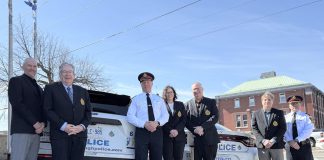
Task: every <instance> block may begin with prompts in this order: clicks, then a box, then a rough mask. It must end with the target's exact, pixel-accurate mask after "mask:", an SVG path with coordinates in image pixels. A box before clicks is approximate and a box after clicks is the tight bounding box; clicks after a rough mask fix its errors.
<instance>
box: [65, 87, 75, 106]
mask: <svg viewBox="0 0 324 160" xmlns="http://www.w3.org/2000/svg"><path fill="white" fill-rule="evenodd" d="M66 90H67V94H68V96H69V98H70V100H71V102H72V103H73V93H72V90H71V87H67V88H66Z"/></svg>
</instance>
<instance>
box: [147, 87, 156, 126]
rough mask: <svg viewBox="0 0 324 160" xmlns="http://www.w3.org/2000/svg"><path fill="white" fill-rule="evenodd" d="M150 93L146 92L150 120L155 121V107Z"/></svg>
mask: <svg viewBox="0 0 324 160" xmlns="http://www.w3.org/2000/svg"><path fill="white" fill-rule="evenodd" d="M149 95H150V94H148V93H146V101H147V112H148V117H149V121H155V118H154V113H153V107H152V101H151V98H150V96H149Z"/></svg>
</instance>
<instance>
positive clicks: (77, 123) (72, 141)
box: [44, 63, 91, 160]
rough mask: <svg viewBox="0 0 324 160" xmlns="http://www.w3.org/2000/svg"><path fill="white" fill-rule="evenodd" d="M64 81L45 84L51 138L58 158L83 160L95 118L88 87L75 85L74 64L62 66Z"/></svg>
mask: <svg viewBox="0 0 324 160" xmlns="http://www.w3.org/2000/svg"><path fill="white" fill-rule="evenodd" d="M59 71H60V79H61V81H60V82H56V83H53V84H50V85H47V86H46V87H45V93H44V108H45V111H46V115H47V117H48V120H49V121H50V140H51V146H52V155H53V159H54V160H82V159H83V158H84V150H85V146H86V140H87V127H88V125H89V124H90V119H91V105H90V99H89V94H88V92H87V90H86V89H84V88H82V87H80V86H77V85H73V81H74V79H75V73H74V71H75V70H74V66H73V65H72V64H69V63H63V64H62V65H61V66H60V67H59Z"/></svg>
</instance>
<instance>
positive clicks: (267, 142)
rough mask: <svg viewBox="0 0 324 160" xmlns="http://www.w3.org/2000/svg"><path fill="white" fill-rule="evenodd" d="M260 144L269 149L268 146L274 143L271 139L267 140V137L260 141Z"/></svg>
mask: <svg viewBox="0 0 324 160" xmlns="http://www.w3.org/2000/svg"><path fill="white" fill-rule="evenodd" d="M262 144H263V145H264V146H265V148H267V149H269V148H271V147H272V145H273V144H274V143H272V141H271V140H269V139H265V140H264V141H263V142H262Z"/></svg>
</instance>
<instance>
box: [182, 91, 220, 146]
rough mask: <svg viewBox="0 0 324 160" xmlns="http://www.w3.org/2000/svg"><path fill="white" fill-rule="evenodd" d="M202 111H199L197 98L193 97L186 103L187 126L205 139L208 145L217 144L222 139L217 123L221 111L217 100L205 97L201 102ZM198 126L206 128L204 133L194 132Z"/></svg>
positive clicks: (200, 137)
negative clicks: (201, 134)
mask: <svg viewBox="0 0 324 160" xmlns="http://www.w3.org/2000/svg"><path fill="white" fill-rule="evenodd" d="M200 107H201V112H200V113H199V112H198V111H197V107H196V103H195V99H191V100H190V101H188V102H187V104H186V109H187V123H186V127H187V128H188V129H189V130H190V131H191V133H192V134H194V135H195V136H196V138H195V141H196V139H197V137H199V139H201V140H202V141H203V143H204V144H206V145H217V144H218V143H219V142H220V140H219V137H218V132H217V129H216V127H215V124H216V123H217V121H218V117H219V113H218V109H217V106H216V101H215V100H214V99H210V98H207V97H203V99H202V101H201V104H200ZM196 126H202V127H203V128H204V135H203V136H199V135H197V134H195V133H194V130H195V128H194V127H196Z"/></svg>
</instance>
